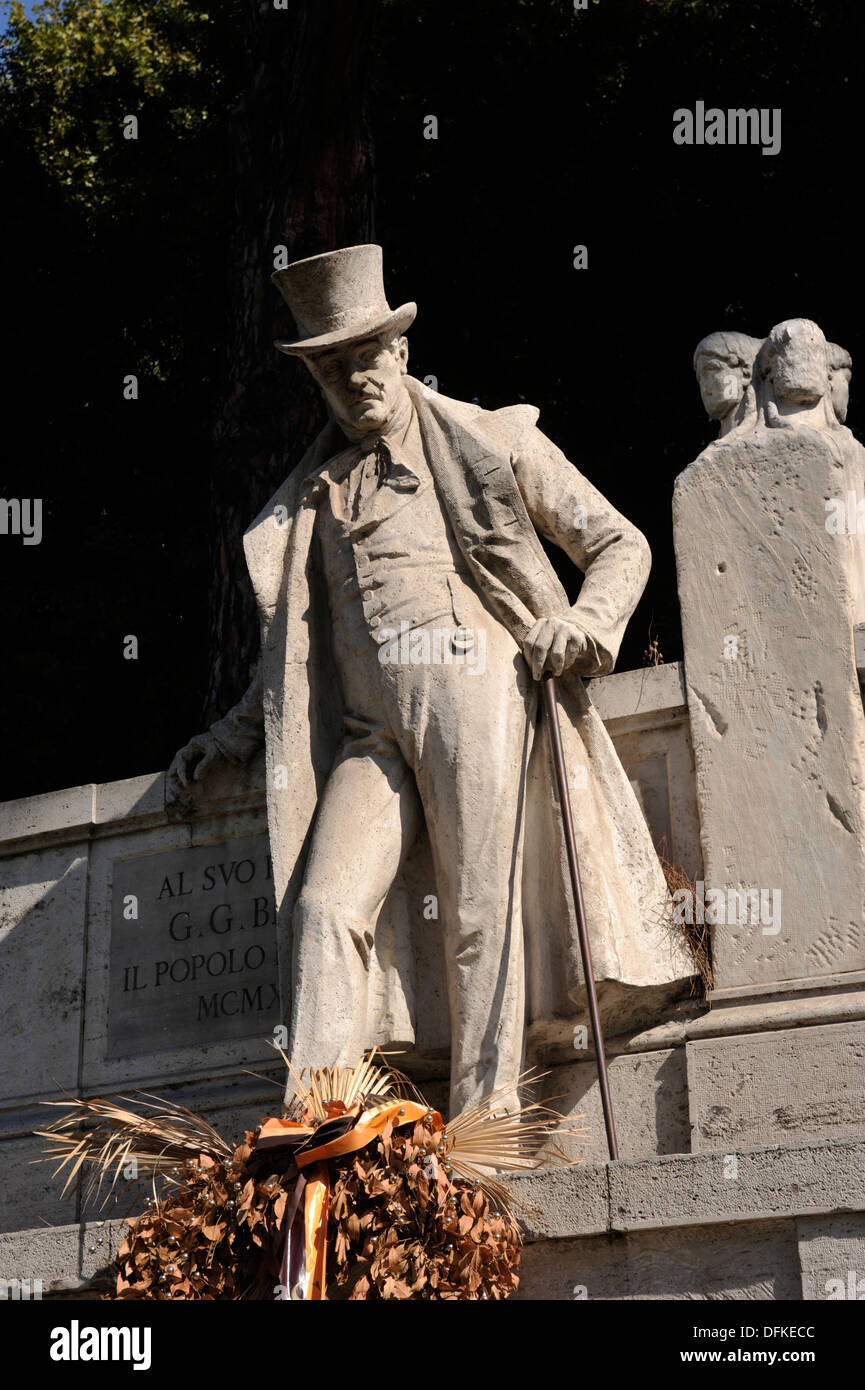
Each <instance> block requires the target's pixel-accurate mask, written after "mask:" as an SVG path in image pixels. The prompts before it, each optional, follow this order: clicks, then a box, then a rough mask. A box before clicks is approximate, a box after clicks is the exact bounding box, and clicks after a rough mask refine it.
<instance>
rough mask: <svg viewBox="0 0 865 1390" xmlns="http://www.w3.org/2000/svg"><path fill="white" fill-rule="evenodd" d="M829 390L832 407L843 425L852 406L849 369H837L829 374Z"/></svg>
mask: <svg viewBox="0 0 865 1390" xmlns="http://www.w3.org/2000/svg"><path fill="white" fill-rule="evenodd" d="M829 390H830V392H831V393H832V407H833V409H834V411H835V414H836V415H837V417H838V419H839V420H840V421H841V424H842V425H843V423H844V421H845V420H846V419H847V407H848V405H849V404H850V372H849V370H848V368H847V367H836V368H835V370H834V371H832V372H830V373H829Z"/></svg>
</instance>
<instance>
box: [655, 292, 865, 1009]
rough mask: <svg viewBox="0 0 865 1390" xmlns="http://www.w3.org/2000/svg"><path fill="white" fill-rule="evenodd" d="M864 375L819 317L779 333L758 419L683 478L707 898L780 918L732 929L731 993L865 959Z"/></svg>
mask: <svg viewBox="0 0 865 1390" xmlns="http://www.w3.org/2000/svg"><path fill="white" fill-rule="evenodd" d="M851 370H852V366H851V362H850V358H849V355H848V354H847V353H845V352H843V350H842V349H837V348H835V347H830V346H829V345H828V344H827V342H826V339H825V337H824V335H823V333H822V331H821V330H820V328H819V327H818V325H817V324H816V323H813V322H812V321H811V320H810V319H801V318H796V319H787V320H785V321H784V322H783V323H779V324H776V325H775V327H774V328H773V329H772V330H771V332H770V333H769V335H768V337H767V338H766V340H765V342H764V343H763V345H762V347H761V348H760V350H759V353H758V354H757V357H756V360H755V362H754V369H753V386H754V390H755V397H756V407H757V408H756V411H755V412H754V414H753V417H752V418H751V419H750V420H749V421H743V422H742V424H741V425H739V426H737V427H736V428H734V429H732V430H730V431H729V432H728V433H727V434H726V435H724V436H723V437H721V438H719V439H718V440H716V441H714V442H713V443H711V444H710V445H709V446H708V447H707V448H706V449H705V450H704V451H703V452H702V454H700V456H699V457H698V458H697V459H696V460H695V461H694V463H692V464H691V465H690V466H689V467H688V468H686V469H685V470H684V472H683V473H681V474H680V476H679V477H678V479H677V480H676V486H675V491H674V499H673V526H674V537H675V546H676V563H677V571H678V580H679V599H680V605H681V612H682V635H683V642H684V648H685V677H686V684H687V691H688V715H689V722H690V727H691V742H692V747H693V749H694V756H695V760H696V764H697V795H698V800H699V805H700V832H701V841H702V848H703V864H704V874H705V880H704V881H705V884H706V890H707V891H709V889H710V888H711V889H713V890H716V891H717V890H721V891H722V892H723V893H726V894H728V895H729V894H730V893H731V892H733V893H748V892H751V893H754V892H756V891H757V890H758V889H759V890H760V891H761V892H771V893H772V894H777V900H778V904H779V910H778V912H777V913H776V914H775V915H774V916H773V920H772V921H771V922H769V921H767V920H766V918H765V916H763V915H761V917H760V918H759V919H757V920H756V921H755V919H754V918H753V915H752V917H751V919H750V920H746V921H744V922H743V921H742V920H741V918H738V917H736V916H733V917H732V919H731V918H730V917H729V916H728V917H727V918H726V919H725V920H723V921H721V922H719V923H717V924H716V927H715V929H714V931H713V937H712V961H713V969H714V971H715V978H716V980H718V981H719V980H723V982H724V983H723V986H722V988H727V987H730V988H737V989H738V988H740V987H741V986H743V985H745V984H747V985H748V986H749V987H752V986H755V985H756V984H759V983H765V984H768V983H770V982H777V981H781V980H784V981H786V980H798V979H801V978H803V977H805V976H811V975H819V974H832V973H833V972H834V971H839V972H840V971H842V970H845V969H859V968H861V966H862V963H863V961H865V934H863V931H862V904H863V902H865V855H863V852H862V851H863V845H865V718H863V705H862V698H861V694H860V689H859V681H858V674H857V664H856V646H855V640H854V627H855V626H856V625H857V624H858V623H861V622H863V621H865V497H863V479H865V451H863V449H862V447H861V445H860V444H859V442H858V441H857V440H856V439H855V438H854V436H853V434H852V433H851V432H850V430H849V429H847V427H846V426H845V425H844V424H843V423H842V421H843V419H844V417H845V416H846V406H847V387H848V383H849V375H850V373H851ZM782 902H783V909H781V906H780V905H781V903H782ZM815 904H819V910H815ZM761 911H762V910H761Z"/></svg>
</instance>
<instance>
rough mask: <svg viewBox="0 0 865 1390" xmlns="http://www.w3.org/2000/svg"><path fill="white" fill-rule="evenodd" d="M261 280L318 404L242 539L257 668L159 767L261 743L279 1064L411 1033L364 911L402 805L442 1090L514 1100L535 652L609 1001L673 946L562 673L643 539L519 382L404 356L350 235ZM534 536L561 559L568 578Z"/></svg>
mask: <svg viewBox="0 0 865 1390" xmlns="http://www.w3.org/2000/svg"><path fill="white" fill-rule="evenodd" d="M274 280H275V282H276V284H277V285H278V287H279V289H280V290H281V292H282V294H283V295H284V297H285V299H286V301H287V302H288V304H289V307H290V308H291V310H292V312H293V314H294V316H295V319H296V321H297V326H298V336H297V338H296V339H295V340H293V341H290V342H279V343H278V344H277V346H278V347H279V348H280V350H281V351H282V352H285V353H288V354H290V355H294V356H297V357H300V358H301V360H302V361H303V362H304V363H305V365H306V366H307V367H308V369H309V370H310V372H311V373H312V375H313V377H314V378H315V380H316V382H317V383H318V385H319V387H320V389H321V392H322V394H323V396H324V398H325V401H326V403H327V405H328V407H329V411H330V417H331V418H330V420H329V423H328V424H327V425H326V426H325V428H324V429H323V431H322V432H321V434H320V435H319V437H318V438H317V439H316V441H315V443H314V444H313V445H312V447H311V448H310V449H309V451H308V452H307V454H306V455H305V456H304V458H303V459H302V460H301V461H300V463H299V464H298V466H297V467H296V468H295V469H294V470H293V471H292V473H291V474H290V476H289V477H288V479H287V480H286V482H285V483H284V484H283V485H282V486H281V487H280V489H279V490H278V492H277V493H276V495H275V496H274V497H273V499H272V501H271V502H270V503H269V504H268V505H267V506H266V507H265V508H264V510H263V511H262V513H261V514H260V516H259V517H258V518H257V519H256V520H255V521H254V522H253V524H252V526H251V527H250V528H249V530H248V531H247V533H246V536H245V538H244V544H245V549H246V554H247V560H248V565H249V570H250V574H251V576H252V582H253V585H254V588H255V593H256V598H257V602H258V607H259V612H260V618H261V628H262V656H261V661H260V664H259V668H258V672H257V675H256V678H255V680H254V681H253V683H252V686H251V687H250V689H249V691H248V692H247V694H246V696H245V697H244V698H243V699H242V700H241V701H240V703H239V704H238V705H237V706H236V707H235V708H234V709H233V710H231V711H230V712H229V713H228V714H227V715H226V716H225V718H224V719H222V720H220V721H219V722H218V723H217V724H216V725H214V727H213V728H212V730H211V731H210V733H209V734H206V735H202V736H201V737H200V738H198V739H194V740H192V742H191V743H190V744H189V745H187V747H186V748H185V749H182V750H181V751H180V753H178V755H177V757H176V758H175V761H174V763H173V765H172V768H171V770H170V774H169V785H170V787H173V788H174V789H175V791H177V790H178V789H180V788H183V787H186V786H188V785H189V783H190V782H192V781H194V780H195V779H196V778H197V777H200V776H201V774H202V771H203V770H204V769H205V768H206V767H207V766H208V764H209V763H210V762H212V761H213V760H214V759H215V758H216V757H218V756H222V757H225V758H228V759H229V760H235V761H239V760H242V759H244V758H247V757H248V756H250V755H251V753H252V752H253V751H254V750H255V749H256V748H257V747H259V746H260V744H261V742H262V740H264V742H265V744H266V750H267V765H268V774H267V795H268V823H269V831H270V841H271V852H272V858H273V864H274V880H275V890H276V900H277V909H278V913H279V941H280V953H281V954H280V961H281V964H280V972H281V981H280V984H281V998H282V1000H283V1008H284V1009H285V1010H286V1014H289V1013H290V1025H289V1040H288V1049H287V1050H288V1053H289V1055H290V1056H291V1059H292V1062H293V1064H294V1065H295V1067H298V1068H299V1067H302V1066H307V1065H311V1066H323V1065H335V1064H338V1065H348V1064H353V1063H354V1062H355V1061H356V1060H357V1058H358V1056H359V1055H360V1053H361V1051H362V1050H363V1048H365V1047H368V1046H370V1045H372V1044H373V1043H375V1042H379V1043H393V1042H396V1041H398V1042H400V1043H401V1044H405V1043H406V1042H407V1041H408V1042H410V1041H411V1038H408V1039H407V1038H406V1037H405V1036H404V1034H405V1033H406V1032H410V1030H411V1029H412V1026H413V1024H412V1020H411V1018H408V1019H406V1018H405V1017H402V1015H404V1014H405V1012H406V1011H405V1009H403V1010H402V1015H401V1013H400V1001H399V1000H398V999H396V998H395V996H396V995H397V994H399V991H400V990H401V988H402V983H401V981H400V979H399V978H397V977H398V976H399V974H400V972H399V971H393V970H391V972H390V975H389V976H388V962H386V961H385V962H382V961H381V960H378V959H377V954H378V952H379V942H378V941H377V936H376V928H377V923H378V921H379V917H380V914H381V912H382V908H383V905H384V904H385V902H386V900H389V898H390V897H391V896H392V895H393V894H394V893H396V892H397V891H398V888H399V882H400V879H401V876H402V875H403V870H404V868H405V865H406V860H407V858H408V856H409V852H410V851H411V849H412V846H413V844H414V842H415V841H416V839H417V838H418V836H419V835H423V834H426V835H427V836H428V837H429V847H430V850H431V858H432V865H433V869H434V875H435V895H436V897H437V903H438V917H439V920H438V922H437V923H430V930H433V929H435V930H436V931H437V932H440V935H441V947H440V949H441V950H442V951H443V955H444V962H445V975H446V980H447V996H448V1007H449V1013H450V1033H451V1047H450V1057H451V1063H450V1064H451V1097H450V1103H451V1107H452V1112H451V1113H455V1112H456V1110H459V1109H461V1108H462V1107H463V1106H464V1105H466V1104H468V1103H470V1102H472V1101H475V1100H477V1099H478V1098H479V1097H480V1096H481V1095H483V1094H486V1093H488V1092H489V1091H491V1090H493V1089H494V1088H499V1087H503V1088H505V1090H504V1097H505V1098H504V1101H503V1103H505V1104H509V1105H510V1106H512V1107H514V1108H516V1105H517V1100H516V1096H515V1093H514V1089H513V1088H514V1087H515V1084H516V1081H517V1078H518V1076H519V1074H520V1071H521V1068H522V1065H523V1059H524V1047H525V1036H526V1027H527V1025H528V1024H532V1023H534V1024H539V1025H540V1026H541V1027H544V1026H550V1027H552V1026H554V1024H555V1023H556V1021H558V1022H559V1023H561V1021H562V1020H565V1021H566V1027H572V1026H573V1022H574V1021H577V1020H579V1019H581V1018H585V1016H586V1015H585V984H584V980H583V975H582V969H581V965H580V957H579V947H578V938H577V934H576V926H575V921H574V918H573V909H572V906H571V903H570V891H569V887H568V879H567V867H566V859H565V851H564V844H563V839H562V834H561V827H560V824H559V819H558V812H557V808H556V806H555V805H554V802H553V791H552V786H551V778H550V770H549V752H548V748H547V746H546V739H545V738H544V737H539V734H542V733H543V731H542V730H540V729H539V728H538V707H539V701H538V689H539V687H538V680H539V678H540V675H541V673H542V671H543V670H544V669H548V670H550V671H552V672H553V673H554V674H555V675H557V676H561V681H560V684H559V698H560V706H561V714H562V725H563V728H562V733H563V740H564V745H565V754H566V757H567V759H568V763H569V767H570V769H571V770H572V772H573V775H574V782H573V792H572V800H573V806H574V815H575V821H576V836H577V845H578V850H579V854H580V860H581V868H582V876H583V886H584V895H585V900H586V913H587V920H588V924H589V931H590V936H591V941H592V949H593V953H594V967H595V973H596V976H597V980H598V988H599V994H600V999H601V1008H602V1012H603V1015H604V1017H605V1020H606V1023H607V1028H608V1030H609V1031H616V1030H617V1029H620V1028H621V1027H623V1026H629V1025H631V1024H634V1023H636V1022H644V1021H646V1019H648V1018H653V1017H655V1016H657V1013H658V1011H659V1010H660V1008H661V1007H662V1006H663V1005H664V1004H665V1003H666V1002H667V1001H668V1000H669V999H671V998H674V997H676V996H677V995H678V994H680V993H681V992H682V990H683V988H686V987H687V986H686V982H687V980H688V979H689V977H690V976H692V975H693V973H694V971H693V964H692V962H691V960H690V957H689V955H688V953H687V951H686V949H685V947H684V944H683V941H682V939H681V937H680V935H679V934H678V932H677V929H676V928H675V926H671V925H670V917H671V914H670V912H669V897H668V894H667V891H666V885H665V881H664V878H663V874H662V872H661V869H660V866H659V862H658V859H657V856H656V854H655V851H654V848H653V846H652V842H651V838H650V836H649V832H648V828H647V826H646V823H645V821H644V819H643V816H642V813H641V811H640V809H639V807H638V805H637V802H636V798H635V796H634V793H633V790H632V788H631V786H630V783H629V782H628V779H627V777H626V775H625V773H624V771H623V769H622V767H621V764H620V763H619V761H618V759H617V757H616V754H615V752H614V749H613V746H612V744H611V742H610V739H609V737H608V735H607V733H606V730H605V729H604V726H603V724H602V722H601V720H600V718H599V716H598V714H597V712H596V711H595V710H594V708H593V707H592V705H591V703H590V700H589V698H588V695H587V693H586V690H585V687H584V685H583V681H582V679H581V677H583V676H595V675H603V674H605V673H607V672H609V671H611V670H612V668H613V663H614V661H615V658H616V654H617V651H618V648H619V644H620V642H621V638H622V635H623V632H624V629H625V625H626V623H627V621H628V618H629V617H630V615H631V613H632V612H633V609H634V607H635V605H636V603H637V600H638V599H639V597H640V594H641V592H642V590H643V587H644V585H645V583H646V578H647V576H648V571H649V551H648V547H647V545H646V542H645V540H644V539H643V537H642V536H641V535H640V533H639V532H638V531H636V530H635V528H634V527H633V526H631V525H630V523H629V522H627V521H626V520H625V518H624V517H623V516H621V515H620V514H619V513H618V512H617V511H615V510H614V508H613V507H611V506H610V504H609V503H608V502H606V501H605V500H604V498H603V497H602V496H601V494H600V493H599V492H597V491H596V490H595V488H593V487H592V486H591V485H590V484H589V483H588V482H587V481H586V479H585V478H583V477H581V476H580V474H579V473H578V472H577V470H576V468H574V467H573V465H572V464H571V463H569V462H568V460H567V459H566V458H565V457H564V455H563V454H562V453H560V452H559V450H558V449H557V448H556V447H555V445H554V444H552V443H551V442H550V441H549V440H548V439H546V438H545V436H544V435H543V434H541V432H540V430H538V428H537V426H536V423H535V422H536V419H537V414H538V412H537V411H536V410H535V409H534V408H532V407H530V406H525V405H523V406H513V407H510V408H507V409H503V410H496V411H488V410H484V409H482V408H481V407H480V406H478V405H468V404H465V403H463V402H460V401H455V400H449V399H447V398H445V397H444V396H441V395H439V394H437V393H435V392H433V391H431V390H429V389H427V388H426V387H424V386H422V385H421V384H420V383H419V382H418V381H416V380H414V379H413V378H412V377H411V376H409V375H408V373H407V360H408V347H407V343H406V339H405V337H404V336H403V335H404V333H405V330H406V329H407V328H408V326H409V324H410V323H411V322H412V320H413V319H414V317H415V313H416V306H415V305H414V304H411V303H409V304H403V305H402V306H401V307H399V308H398V309H396V310H391V309H390V308H389V306H388V304H387V301H386V299H385V295H384V288H383V281H382V260H381V249H380V248H379V247H377V246H354V247H348V248H346V249H343V250H340V251H335V252H331V253H328V254H325V255H321V256H314V257H311V258H310V259H307V260H303V261H298V262H295V263H294V264H293V265H291V266H289V267H288V268H287V269H285V270H283V271H280V272H278V273H277V274H276V275H275V276H274ZM540 536H543V537H545V538H546V540H547V541H549V542H551V543H552V544H553V545H556V546H559V547H561V548H562V550H564V551H565V552H566V554H567V555H568V556H569V557H570V559H571V560H572V561H573V563H574V564H575V565H576V566H578V568H579V569H580V570H582V571H583V573H584V576H585V578H584V580H583V585H582V589H581V591H580V594H579V597H578V599H577V601H576V603H575V604H573V605H570V604H569V603H568V600H567V597H566V595H565V591H564V589H563V588H562V586H561V584H560V583H559V580H558V579H557V577H556V574H555V572H554V570H553V568H552V566H551V565H550V563H549V560H548V559H547V556H546V554H545V552H544V549H543V546H542V544H541V540H540ZM409 906H411V904H409ZM414 906H415V907H416V906H417V904H414ZM376 972H378V974H376ZM373 977H375V979H376V980H377V983H375V981H374V979H373ZM382 980H384V981H385V984H384V987H382ZM388 981H389V982H388ZM382 988H384V994H385V995H386V996H387V997H386V998H385V1002H384V1005H382ZM422 990H423V981H418V982H417V994H418V995H419V994H420V993H421V992H422ZM403 1002H404V1001H403ZM373 1005H375V1007H374V1008H373ZM409 1012H410V1011H409ZM397 1017H400V1018H401V1021H400V1022H399V1023H396V1022H395V1021H394V1020H395V1019H396V1018H397ZM394 1033H397V1034H398V1036H397V1037H396V1038H395V1037H394ZM571 1055H572V1056H573V1055H574V1054H573V1052H572V1053H571Z"/></svg>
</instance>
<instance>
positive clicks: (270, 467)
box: [204, 0, 378, 724]
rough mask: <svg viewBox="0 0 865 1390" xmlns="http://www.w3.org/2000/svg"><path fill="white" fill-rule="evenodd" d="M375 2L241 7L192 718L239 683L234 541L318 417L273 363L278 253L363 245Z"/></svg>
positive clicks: (369, 184)
mask: <svg viewBox="0 0 865 1390" xmlns="http://www.w3.org/2000/svg"><path fill="white" fill-rule="evenodd" d="M377 5H378V0H292V3H291V6H290V8H289V9H285V10H277V9H274V7H273V4H272V2H271V0H246V59H247V70H248V79H247V86H246V91H245V94H244V97H243V99H242V101H241V103H240V105H239V106H238V108H237V110H236V112H235V113H234V115H233V119H232V123H231V131H230V156H231V169H232V177H233V178H234V181H235V187H236V218H235V227H236V233H235V238H234V243H233V246H232V248H231V283H230V285H229V286H228V287H227V298H228V302H229V304H230V318H229V323H228V327H227V344H228V346H227V362H226V390H225V399H224V406H223V408H222V410H221V413H220V416H219V419H218V421H217V425H216V430H215V458H214V466H213V470H212V482H211V496H210V517H209V525H210V527H211V537H212V548H211V555H212V571H211V574H212V578H211V592H210V673H209V680H208V688H207V695H206V700H205V709H204V720H205V723H208V724H209V723H211V722H212V721H213V720H214V719H215V718H217V717H218V716H219V715H221V714H222V713H224V712H225V710H226V709H228V708H229V707H230V706H231V705H232V704H234V703H235V701H236V700H237V699H238V698H239V696H240V695H241V694H242V693H243V691H244V690H245V689H246V686H247V685H248V684H249V681H250V679H251V676H252V674H253V671H254V668H255V663H256V659H257V654H258V646H259V642H258V620H257V616H256V613H255V605H254V601H253V597H252V590H251V587H250V584H249V580H248V577H247V573H246V565H245V562H244V556H243V547H242V543H241V537H242V535H243V532H244V530H245V529H246V527H247V526H248V525H249V523H250V522H251V521H252V519H253V517H255V515H256V514H257V513H258V512H259V511H260V510H261V508H262V507H263V506H264V504H265V503H266V501H267V499H268V497H270V496H271V495H272V493H273V492H274V491H275V489H276V488H277V486H278V485H279V483H280V482H281V480H282V479H283V478H284V477H285V475H286V473H287V472H288V470H289V468H290V467H291V465H292V464H293V463H294V462H296V461H297V459H298V458H299V457H300V456H301V454H302V453H303V452H304V450H305V449H306V447H307V446H308V445H309V444H310V443H311V442H312V439H313V438H314V437H315V434H316V433H317V431H318V429H319V428H320V427H321V425H322V424H323V423H324V419H325V415H324V409H323V406H322V403H321V400H320V397H319V395H318V392H317V390H316V389H315V387H314V384H313V382H312V380H311V378H309V376H308V374H307V372H306V369H305V368H304V367H303V366H302V365H301V364H300V363H299V362H296V361H294V360H292V359H288V358H286V357H281V356H280V355H279V354H278V353H277V352H276V349H275V348H274V347H273V339H274V338H276V337H280V336H283V337H290V336H293V324H292V321H291V315H290V314H289V312H288V310H287V308H286V307H285V305H284V304H283V303H282V301H281V299H280V297H279V294H278V291H277V290H276V289H275V288H274V287H273V286H272V285H271V283H270V275H271V272H272V270H273V261H274V248H275V247H276V246H277V245H280V244H281V245H284V246H286V247H287V248H288V252H289V259H290V260H298V259H300V258H302V257H304V256H312V255H316V254H318V253H319V252H322V251H332V250H335V249H337V248H338V247H340V246H350V245H353V244H355V243H359V242H368V241H372V240H373V239H374V231H373V159H372V139H371V134H370V129H369V122H368V115H367V108H366V99H367V74H368V67H369V48H370V39H371V34H372V27H373V22H374V18H375V13H376V10H377Z"/></svg>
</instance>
